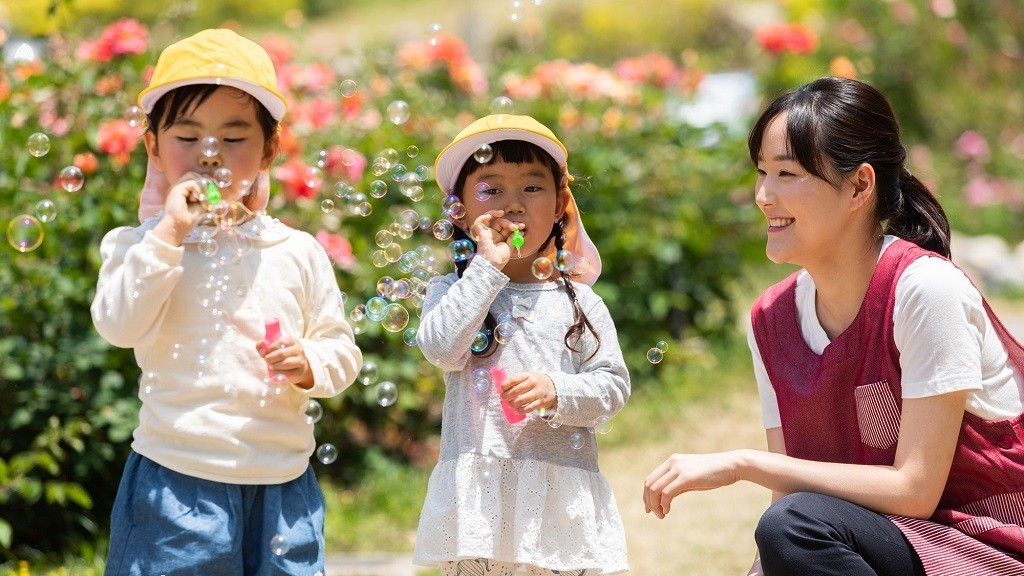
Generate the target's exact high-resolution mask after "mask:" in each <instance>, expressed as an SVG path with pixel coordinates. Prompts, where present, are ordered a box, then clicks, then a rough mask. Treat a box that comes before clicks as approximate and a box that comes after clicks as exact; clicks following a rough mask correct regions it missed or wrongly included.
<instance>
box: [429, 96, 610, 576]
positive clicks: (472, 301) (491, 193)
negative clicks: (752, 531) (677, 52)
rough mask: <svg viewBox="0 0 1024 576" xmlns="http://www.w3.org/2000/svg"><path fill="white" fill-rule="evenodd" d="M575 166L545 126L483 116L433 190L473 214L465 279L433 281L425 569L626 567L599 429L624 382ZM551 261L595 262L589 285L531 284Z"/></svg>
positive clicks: (604, 570) (548, 280)
mask: <svg viewBox="0 0 1024 576" xmlns="http://www.w3.org/2000/svg"><path fill="white" fill-rule="evenodd" d="M484 145H487V146H489V148H484V149H483V150H488V152H483V150H481V147H482V146H484ZM566 160H567V154H566V150H565V147H564V146H563V145H562V143H561V142H559V141H558V139H557V138H556V137H555V135H554V134H552V133H551V131H550V130H549V129H548V128H547V127H545V126H544V125H542V124H540V123H538V122H537V121H536V120H534V119H533V118H530V117H527V116H514V115H495V116H487V117H485V118H481V119H479V120H477V121H476V122H474V123H472V124H470V125H469V126H468V127H467V128H466V129H465V130H463V131H462V132H461V133H460V134H459V135H458V136H457V137H456V138H455V141H454V142H452V143H451V144H450V145H449V146H448V147H447V148H445V149H444V150H443V151H442V152H441V154H440V155H439V156H438V158H437V163H436V166H435V173H436V176H437V182H438V184H439V185H440V186H441V188H442V189H443V190H445V192H446V193H448V194H454V195H456V196H458V197H459V199H460V200H461V201H462V203H464V205H465V214H464V216H462V217H461V218H459V219H457V222H456V224H457V227H456V237H457V238H459V239H462V240H467V236H468V237H469V238H471V239H472V240H473V241H474V242H475V248H476V254H475V256H474V257H473V258H472V259H470V260H469V261H468V263H467V262H466V261H462V262H457V263H456V267H457V273H454V274H449V275H447V276H443V277H439V278H435V279H434V280H433V281H432V282H431V284H430V286H429V287H428V289H427V297H426V300H425V302H424V305H423V312H422V318H421V322H420V328H419V332H418V334H417V341H418V343H419V346H420V349H421V350H422V351H423V353H424V355H425V356H426V357H427V359H428V360H429V361H430V362H431V363H433V364H434V365H436V366H438V367H439V368H442V369H443V370H444V371H445V373H444V380H445V386H446V393H445V402H444V412H443V420H442V421H443V424H442V431H441V438H442V439H441V453H440V461H439V463H438V465H437V467H436V468H435V469H434V471H433V473H432V474H431V477H430V483H429V487H428V491H427V498H426V502H425V503H424V505H423V510H422V513H421V516H420V527H419V532H418V534H417V539H416V552H415V556H414V561H415V562H416V563H418V564H425V565H440V567H441V570H442V573H443V574H445V575H446V576H447V575H457V574H460V575H469V574H472V575H474V576H475V575H482V574H487V575H502V576H508V575H511V574H513V573H515V572H516V570H518V569H519V568H520V567H522V568H524V569H525V570H526V571H527V573H529V574H563V575H565V574H572V575H583V574H587V575H592V574H612V573H617V572H622V571H625V570H626V569H627V565H626V545H625V535H624V533H623V529H622V521H621V519H620V518H619V513H618V510H617V509H616V505H615V498H614V495H613V494H612V491H611V488H610V486H609V485H608V482H607V480H606V479H605V478H604V476H603V475H602V474H601V472H600V471H599V470H598V467H597V444H596V441H595V437H594V436H593V434H592V432H590V431H589V430H588V427H590V428H592V427H593V426H595V424H596V423H599V422H601V421H602V420H603V419H605V418H609V417H611V416H613V415H614V414H615V413H616V412H618V411H619V409H621V408H622V406H623V404H625V402H626V400H627V398H628V397H629V374H628V372H627V370H626V366H625V363H624V361H623V359H622V352H621V351H620V349H619V344H618V341H617V339H616V333H615V326H614V324H613V323H612V320H611V318H610V316H609V314H608V310H607V308H606V307H605V305H604V302H603V301H602V300H601V298H600V297H598V296H597V295H596V294H594V292H593V291H592V290H591V289H590V286H589V284H592V283H593V282H594V281H595V280H596V279H597V275H598V274H599V273H600V267H601V260H600V256H599V255H598V253H597V250H596V248H595V247H594V245H593V244H592V243H591V242H590V240H589V238H588V237H587V235H586V232H585V231H584V229H583V224H582V222H581V221H580V216H579V210H578V209H577V207H576V202H575V200H574V199H573V196H572V192H571V191H570V190H569V187H568V184H569V179H570V178H569V174H568V170H567V166H566ZM517 233H518V234H517ZM520 235H521V242H520V241H518V240H517V238H518V237H520ZM514 244H516V245H515V246H514ZM556 249H557V250H563V249H564V250H569V251H570V252H571V253H572V254H573V256H574V257H575V258H576V260H577V261H582V259H583V258H586V260H587V261H588V262H589V265H588V266H587V268H586V271H585V272H584V273H582V274H580V275H579V277H578V278H579V279H580V280H582V281H583V282H582V283H581V282H578V281H577V280H576V279H574V278H573V277H572V273H571V272H569V271H563V272H561V273H558V274H557V275H556V276H554V277H548V276H546V275H545V274H543V273H540V272H539V271H538V273H537V274H536V275H535V274H534V271H533V268H534V261H535V260H537V259H538V258H539V257H541V256H545V257H548V258H549V259H554V258H555V256H556V252H555V251H556ZM563 256H564V253H563ZM543 263H544V261H541V262H540V263H539V264H543ZM581 267H582V266H581ZM539 268H544V266H539ZM562 268H567V267H566V266H562ZM496 320H500V322H497V321H496ZM481 331H483V332H484V334H486V335H487V342H488V343H487V346H486V347H482V346H480V345H479V344H480V342H481V339H482V338H481V337H479V336H478V332H481ZM474 340H476V345H474ZM491 368H498V369H500V371H501V372H503V373H506V374H507V375H508V377H507V378H505V379H504V380H502V379H499V380H498V381H497V382H496V384H497V385H498V386H499V387H500V397H499V393H498V392H497V391H496V390H495V387H494V386H492V385H491V384H490V382H487V381H486V379H487V374H488V370H489V369H491ZM500 400H504V401H506V402H507V403H508V407H509V411H510V412H509V416H510V418H509V419H506V416H504V415H503V411H502V408H501V407H500V404H499V402H500ZM522 415H526V418H525V420H522V421H521V422H517V423H512V422H513V421H515V420H518V417H519V416H522ZM542 415H543V417H541V416H542Z"/></svg>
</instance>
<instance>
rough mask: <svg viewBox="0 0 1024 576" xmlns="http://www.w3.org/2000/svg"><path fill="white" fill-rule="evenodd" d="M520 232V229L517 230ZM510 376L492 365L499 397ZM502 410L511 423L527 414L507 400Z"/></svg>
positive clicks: (500, 368) (520, 419)
mask: <svg viewBox="0 0 1024 576" xmlns="http://www.w3.org/2000/svg"><path fill="white" fill-rule="evenodd" d="M516 232H518V230H516ZM507 377H508V373H507V372H506V371H505V369H504V368H502V367H501V366H491V380H493V381H494V389H495V390H497V391H498V397H499V398H500V397H501V386H502V384H504V383H505V378H507ZM501 411H502V412H504V413H505V420H508V423H509V424H517V423H519V422H522V421H523V419H525V418H526V414H519V413H518V412H516V411H515V409H514V408H512V405H511V404H509V403H508V401H507V400H502V401H501Z"/></svg>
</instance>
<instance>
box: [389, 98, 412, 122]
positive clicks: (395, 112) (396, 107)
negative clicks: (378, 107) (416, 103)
mask: <svg viewBox="0 0 1024 576" xmlns="http://www.w3.org/2000/svg"><path fill="white" fill-rule="evenodd" d="M387 113H388V120H390V121H391V123H392V124H394V125H396V126H398V125H401V124H405V123H406V122H407V121H408V120H409V103H408V102H406V101H404V100H395V101H394V102H392V103H391V104H388V110H387Z"/></svg>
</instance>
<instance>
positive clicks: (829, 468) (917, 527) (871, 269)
mask: <svg viewBox="0 0 1024 576" xmlns="http://www.w3.org/2000/svg"><path fill="white" fill-rule="evenodd" d="M748 144H749V148H750V158H751V160H752V161H753V162H754V164H755V165H756V166H757V173H758V178H757V186H756V195H755V199H756V201H757V205H758V206H759V207H760V208H761V211H762V212H764V215H765V218H766V220H767V222H766V224H767V226H766V233H767V253H768V258H769V259H770V260H772V261H773V262H788V263H792V264H797V265H799V266H801V267H802V268H803V269H802V270H800V271H797V272H795V273H794V274H793V275H791V276H790V277H789V278H787V279H786V280H784V281H782V282H780V283H779V284H777V285H775V286H773V287H771V288H769V289H768V290H767V291H766V292H765V293H764V294H763V295H762V296H761V297H760V298H759V299H758V300H757V302H756V303H755V304H754V307H753V310H752V313H751V330H750V334H749V338H748V340H749V343H750V348H751V351H752V352H753V358H754V373H755V376H756V377H757V385H758V390H759V392H760V395H761V405H762V410H763V414H764V425H765V428H766V429H767V435H768V449H769V452H763V451H756V450H735V451H732V452H724V453H719V454H676V455H674V456H672V457H670V458H669V459H668V460H666V461H665V462H664V463H663V464H661V465H660V466H658V467H657V468H656V469H655V470H654V471H653V472H651V474H650V475H649V476H648V477H647V481H646V484H645V486H644V504H645V505H646V507H647V510H648V511H649V512H652V513H654V514H655V515H657V516H658V517H659V518H661V517H664V515H665V514H668V513H669V510H670V506H671V504H672V500H673V498H675V497H676V496H678V495H680V494H682V493H683V492H687V491H690V490H710V489H714V488H718V487H721V486H726V485H728V484H732V483H733V482H736V481H738V480H747V481H750V482H755V483H757V484H760V485H762V486H764V487H766V488H769V489H771V490H772V492H773V495H774V502H773V503H772V505H771V506H770V507H769V508H768V511H767V512H766V513H765V514H764V516H762V518H761V521H760V522H759V523H758V526H757V530H756V531H755V533H754V540H755V541H756V543H757V549H758V551H759V558H758V560H757V561H755V564H754V566H753V568H752V569H751V574H762V573H763V574H765V575H768V576H774V575H784V576H800V575H804V574H808V575H810V574H813V575H830V574H835V575H843V576H854V575H861V574H863V575H891V576H912V575H921V574H928V575H929V576H934V575H939V576H951V575H954V574H956V575H971V576H974V575H979V576H980V575H983V574H984V575H996V574H998V575H1000V576H1011V575H1016V576H1021V575H1024V562H1022V560H1021V559H1022V558H1024V445H1022V442H1021V441H1022V439H1024V425H1022V418H1024V416H1022V413H1024V377H1022V375H1021V374H1022V370H1024V347H1022V346H1021V344H1020V343H1018V342H1017V341H1016V340H1015V339H1014V338H1013V336H1011V335H1010V334H1009V332H1007V331H1006V328H1005V327H1004V326H1003V324H1002V323H1001V322H1000V321H999V319H998V318H996V316H995V315H994V314H993V313H992V310H991V309H990V308H989V306H988V304H987V303H986V302H985V299H984V298H983V297H982V296H981V294H979V293H978V290H977V289H976V288H975V287H974V286H973V285H972V284H971V282H970V280H968V279H967V277H966V276H965V275H964V274H963V273H962V272H961V271H960V270H959V269H957V267H956V266H954V265H953V264H952V263H951V262H950V261H949V260H948V258H949V255H950V246H949V222H948V221H947V220H946V215H945V213H944V212H943V210H942V207H941V206H940V205H939V203H938V201H937V200H936V199H935V197H934V196H933V195H932V193H931V192H930V191H929V190H928V189H927V188H926V187H925V186H924V185H923V184H922V183H921V182H920V181H919V180H918V179H917V178H915V177H914V176H912V175H911V174H910V172H909V171H907V169H906V167H904V162H905V160H906V150H905V149H904V148H903V146H902V145H901V144H900V137H899V127H898V126H897V124H896V119H895V118H894V117H893V111H892V109H891V108H890V106H889V103H888V102H887V101H886V99H885V97H884V96H883V95H882V94H881V93H879V92H878V91H877V90H876V89H874V88H872V87H871V86H869V85H867V84H864V83H862V82H858V81H856V80H848V79H844V78H822V79H819V80H816V81H814V82H812V83H810V84H808V85H806V86H803V87H801V88H798V89H797V90H794V91H792V92H789V93H787V94H784V95H783V96H780V97H779V98H778V99H777V100H775V101H774V102H773V103H772V104H771V105H769V106H768V108H767V109H766V110H765V111H764V112H763V113H762V114H761V116H760V118H759V119H758V120H757V122H756V123H755V124H754V128H753V130H752V131H751V133H750V139H749V142H748Z"/></svg>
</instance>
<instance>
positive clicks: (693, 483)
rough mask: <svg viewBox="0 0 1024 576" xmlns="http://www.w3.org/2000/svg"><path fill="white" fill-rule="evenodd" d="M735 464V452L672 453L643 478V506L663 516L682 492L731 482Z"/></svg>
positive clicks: (710, 488) (736, 478)
mask: <svg viewBox="0 0 1024 576" xmlns="http://www.w3.org/2000/svg"><path fill="white" fill-rule="evenodd" d="M736 468H737V453H736V452H717V453H714V454H673V455H672V456H670V457H669V459H668V460H665V462H664V463H662V465H661V466H658V467H657V468H655V469H654V471H653V472H651V473H650V474H649V475H648V476H647V480H646V481H644V507H645V508H646V510H647V512H653V513H654V515H655V516H657V517H658V518H664V517H665V515H666V514H668V513H669V510H670V509H671V507H672V499H673V498H675V497H676V496H678V495H680V494H682V493H683V492H690V491H693V490H713V489H715V488H721V487H722V486H728V485H730V484H734V483H735V482H736V481H737V480H739V477H738V476H737V474H736Z"/></svg>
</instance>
